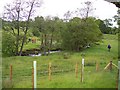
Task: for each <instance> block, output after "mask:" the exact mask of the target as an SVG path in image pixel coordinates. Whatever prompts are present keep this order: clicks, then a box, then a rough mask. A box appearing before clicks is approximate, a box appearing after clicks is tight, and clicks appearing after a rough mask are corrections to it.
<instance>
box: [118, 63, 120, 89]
mask: <svg viewBox="0 0 120 90" xmlns="http://www.w3.org/2000/svg"><path fill="white" fill-rule="evenodd" d="M118 90H120V61H118Z"/></svg>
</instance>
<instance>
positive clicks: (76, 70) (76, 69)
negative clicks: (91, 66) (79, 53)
mask: <svg viewBox="0 0 120 90" xmlns="http://www.w3.org/2000/svg"><path fill="white" fill-rule="evenodd" d="M75 75H76V78H78V63H77V62H76V66H75Z"/></svg>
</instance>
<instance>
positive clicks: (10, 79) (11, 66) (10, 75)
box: [10, 65, 12, 82]
mask: <svg viewBox="0 0 120 90" xmlns="http://www.w3.org/2000/svg"><path fill="white" fill-rule="evenodd" d="M10 81H11V82H12V65H10Z"/></svg>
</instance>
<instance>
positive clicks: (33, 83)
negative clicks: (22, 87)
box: [32, 67, 34, 90]
mask: <svg viewBox="0 0 120 90" xmlns="http://www.w3.org/2000/svg"><path fill="white" fill-rule="evenodd" d="M32 88H33V89H32V90H34V68H33V67H32Z"/></svg>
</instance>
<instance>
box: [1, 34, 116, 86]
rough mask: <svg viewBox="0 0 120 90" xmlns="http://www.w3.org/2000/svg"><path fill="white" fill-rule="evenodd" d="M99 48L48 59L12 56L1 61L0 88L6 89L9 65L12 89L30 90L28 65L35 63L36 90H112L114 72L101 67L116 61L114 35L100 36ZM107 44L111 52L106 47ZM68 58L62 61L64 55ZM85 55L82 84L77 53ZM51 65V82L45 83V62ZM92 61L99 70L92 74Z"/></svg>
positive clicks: (54, 55)
mask: <svg viewBox="0 0 120 90" xmlns="http://www.w3.org/2000/svg"><path fill="white" fill-rule="evenodd" d="M99 44H100V45H93V46H92V47H90V48H88V49H86V50H83V51H81V52H65V51H64V52H58V53H55V54H51V55H49V56H40V57H31V56H23V57H20V56H16V57H4V58H3V76H2V78H3V86H4V87H8V86H10V87H11V85H10V82H9V73H10V65H11V64H12V66H13V85H12V86H13V88H32V64H33V61H37V88H116V81H117V69H116V68H115V67H113V70H112V71H111V72H110V71H109V70H107V71H104V67H105V66H106V65H107V64H108V63H109V62H110V60H112V61H113V63H115V64H116V65H117V61H118V38H117V35H104V38H103V40H102V41H101V42H99ZM108 44H111V46H112V48H111V52H108V50H107V45H108ZM65 53H67V54H68V55H69V57H68V59H64V54H65ZM82 53H85V68H84V82H83V83H81V82H80V81H81V80H80V75H81V73H80V69H81V60H82V57H81V54H82ZM49 62H51V63H52V77H51V78H52V80H51V81H49V80H48V73H47V71H48V63H49ZM76 62H78V71H79V72H78V78H76V77H75V64H76ZM96 62H98V63H99V71H96Z"/></svg>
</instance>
